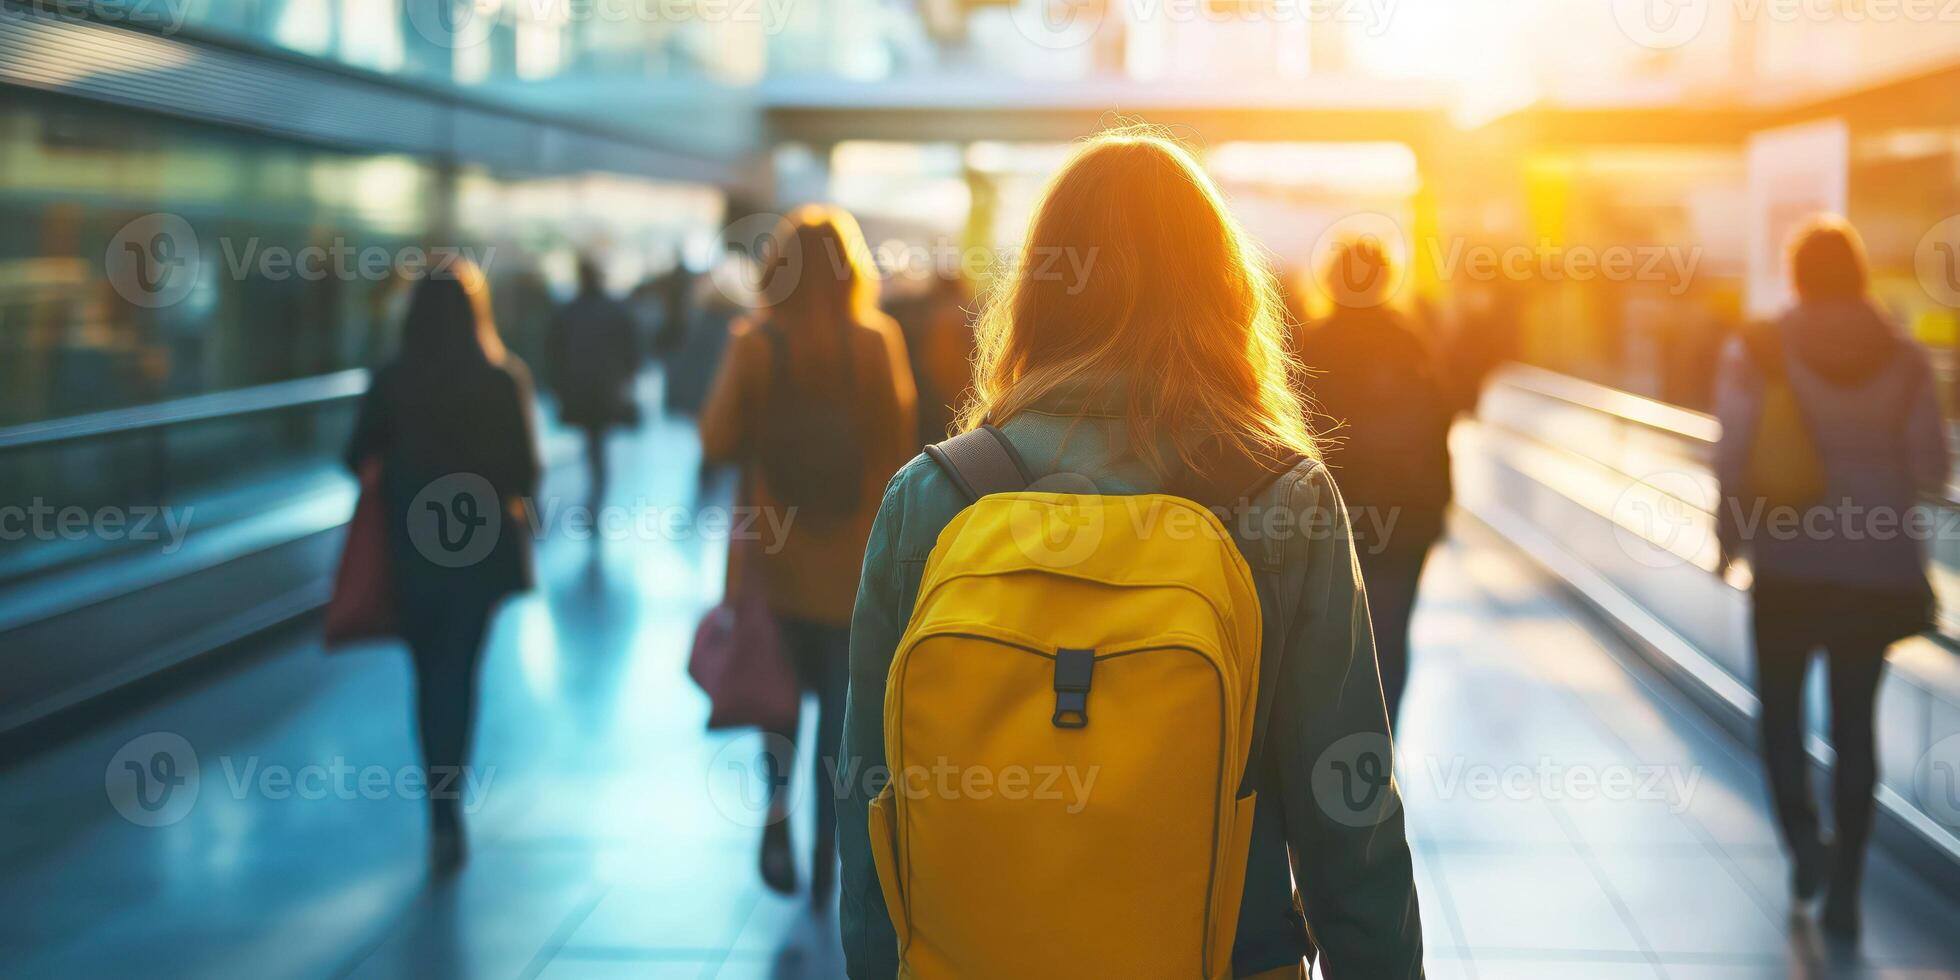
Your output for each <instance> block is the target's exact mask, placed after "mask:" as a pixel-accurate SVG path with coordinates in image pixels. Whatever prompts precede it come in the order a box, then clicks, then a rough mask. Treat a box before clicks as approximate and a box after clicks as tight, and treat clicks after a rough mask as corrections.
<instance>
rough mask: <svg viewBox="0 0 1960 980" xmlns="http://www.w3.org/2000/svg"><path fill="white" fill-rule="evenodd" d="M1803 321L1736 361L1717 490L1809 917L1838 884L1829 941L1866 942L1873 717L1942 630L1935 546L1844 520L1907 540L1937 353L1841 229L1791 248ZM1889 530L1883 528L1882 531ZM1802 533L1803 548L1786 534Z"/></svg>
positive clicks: (1822, 227) (1774, 789)
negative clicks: (1819, 686) (1895, 667)
mask: <svg viewBox="0 0 1960 980" xmlns="http://www.w3.org/2000/svg"><path fill="white" fill-rule="evenodd" d="M1790 275H1791V279H1792V283H1793V285H1794V287H1795V291H1796V296H1797V303H1796V306H1795V307H1794V308H1792V309H1790V310H1789V311H1788V312H1786V313H1785V314H1784V315H1783V316H1782V317H1781V318H1780V319H1779V320H1777V321H1776V322H1775V323H1773V324H1762V325H1756V326H1753V327H1751V328H1748V329H1747V330H1745V331H1744V333H1743V335H1742V336H1741V337H1740V338H1738V339H1737V340H1735V341H1733V342H1731V343H1730V344H1729V346H1728V349H1727V350H1726V351H1725V353H1724V357H1723V363H1722V367H1721V373H1720V380H1719V386H1718V392H1717V397H1716V414H1717V416H1718V417H1719V418H1720V419H1721V422H1722V437H1721V442H1720V444H1719V446H1718V447H1717V450H1716V461H1715V466H1716V474H1717V476H1718V477H1719V478H1720V481H1721V487H1722V496H1723V499H1722V502H1721V507H1720V510H1719V513H1718V518H1717V527H1718V529H1719V533H1720V540H1721V542H1722V545H1723V554H1724V563H1726V562H1727V560H1728V558H1729V557H1730V556H1735V555H1738V554H1746V555H1748V557H1749V558H1750V563H1751V568H1752V570H1753V573H1754V584H1753V586H1752V588H1751V592H1750V599H1751V602H1752V604H1753V607H1754V608H1753V614H1752V619H1751V623H1752V627H1753V632H1754V635H1755V646H1756V691H1757V697H1758V698H1759V700H1760V701H1761V716H1760V717H1759V719H1758V721H1759V723H1760V726H1761V749H1762V753H1763V763H1764V767H1765V769H1766V770H1767V772H1768V777H1769V785H1770V795H1771V798H1772V800H1773V801H1774V803H1775V807H1776V816H1777V821H1778V825H1779V827H1780V828H1781V831H1782V836H1783V843H1784V846H1785V848H1786V850H1787V851H1788V852H1789V854H1790V856H1791V860H1792V863H1793V869H1792V875H1791V890H1792V892H1793V893H1794V894H1795V896H1796V898H1797V899H1798V900H1807V899H1810V898H1813V897H1815V896H1816V895H1817V893H1818V892H1819V891H1820V890H1823V889H1825V888H1826V886H1827V885H1828V894H1827V898H1826V900H1825V903H1824V908H1823V917H1822V920H1823V925H1824V928H1825V929H1826V930H1827V931H1828V932H1830V933H1833V934H1835V935H1838V936H1841V937H1846V938H1855V937H1856V936H1857V935H1858V932H1859V924H1860V916H1859V895H1858V890H1859V884H1860V880H1861V878H1862V876H1863V869H1864V855H1865V845H1866V843H1867V840H1868V838H1869V837H1870V834H1871V820H1872V792H1873V789H1874V788H1875V786H1876V783H1877V778H1878V767H1877V745H1876V736H1875V734H1874V721H1873V714H1874V711H1875V708H1876V699H1877V694H1878V685H1879V679H1880V677H1881V675H1882V673H1883V671H1884V668H1885V651H1886V648H1887V647H1889V646H1890V645H1891V644H1892V642H1893V641H1895V640H1898V639H1900V638H1902V637H1905V636H1909V635H1911V634H1913V633H1916V632H1919V631H1920V630H1923V629H1927V628H1929V627H1930V626H1931V625H1932V616H1933V595H1932V590H1931V587H1930V585H1929V584H1928V582H1927V579H1926V568H1925V562H1926V554H1925V551H1924V546H1923V543H1922V542H1920V541H1918V540H1915V538H1914V537H1913V536H1912V535H1910V534H1905V533H1897V534H1873V533H1870V532H1869V530H1868V529H1869V527H1870V526H1872V525H1869V524H1867V523H1865V522H1864V521H1862V520H1861V521H1860V523H1859V524H1858V525H1857V526H1856V527H1851V526H1846V525H1845V520H1846V519H1848V518H1847V515H1850V514H1854V513H1855V514H1862V515H1880V516H1881V517H1882V519H1884V520H1887V521H1888V522H1890V526H1892V527H1894V528H1904V527H1909V526H1910V523H1909V521H1908V517H1909V515H1908V511H1910V510H1911V509H1912V508H1913V507H1914V506H1915V505H1916V503H1917V501H1918V498H1919V495H1920V494H1921V493H1925V492H1931V491H1936V490H1939V489H1940V488H1942V487H1943V486H1944V485H1945V483H1946V480H1947V474H1948V468H1947V467H1948V460H1947V448H1946V441H1945V435H1944V431H1943V424H1942V422H1941V418H1940V408H1939V401H1938V397H1937V393H1936V391H1935V388H1934V384H1933V375H1932V370H1931V367H1930V366H1929V363H1928V360H1927V357H1926V354H1925V352H1924V351H1922V350H1921V349H1920V348H1919V347H1918V346H1917V345H1916V344H1914V343H1912V342H1911V341H1909V340H1908V339H1907V338H1906V337H1905V336H1903V335H1902V334H1901V333H1900V332H1899V330H1898V329H1897V328H1896V327H1895V326H1893V324H1892V323H1891V322H1890V321H1889V320H1887V319H1886V317H1885V316H1884V315H1883V314H1882V313H1880V312H1879V310H1878V309H1877V308H1876V307H1875V306H1874V305H1873V304H1872V302H1871V300H1870V298H1869V296H1868V295H1867V285H1866V283H1867V273H1866V262H1865V255H1864V246H1863V245H1862V243H1861V242H1860V240H1859V237H1858V234H1857V232H1856V231H1855V230H1853V229H1852V228H1851V226H1850V225H1848V224H1846V223H1845V222H1844V221H1843V220H1842V219H1839V218H1831V217H1825V218H1819V219H1816V220H1814V221H1812V222H1811V223H1809V224H1808V225H1807V226H1805V227H1804V228H1802V229H1801V230H1800V231H1799V232H1798V234H1797V235H1796V237H1795V238H1794V239H1793V243H1792V247H1791V251H1790ZM1875 519H1876V518H1875ZM1791 527H1800V528H1802V529H1803V530H1802V531H1801V533H1794V534H1784V533H1778V530H1777V529H1779V528H1791ZM1819 648H1822V650H1823V651H1824V654H1825V659H1826V662H1827V664H1828V666H1829V668H1830V670H1829V674H1830V705H1831V711H1830V731H1831V747H1832V750H1833V753H1834V755H1835V758H1836V762H1835V765H1834V767H1833V771H1832V777H1833V781H1834V783H1835V792H1834V793H1833V797H1834V808H1833V809H1834V814H1835V818H1836V820H1835V823H1836V835H1835V840H1832V839H1830V838H1827V837H1826V836H1825V834H1824V833H1823V831H1822V829H1821V827H1820V825H1819V819H1818V814H1817V807H1816V804H1815V803H1814V801H1813V798H1812V796H1811V790H1810V756H1809V753H1808V752H1807V751H1806V750H1805V748H1804V741H1805V740H1804V721H1803V700H1804V698H1803V689H1804V680H1805V675H1806V673H1807V668H1808V666H1809V661H1810V656H1811V654H1812V653H1813V652H1814V651H1816V650H1817V649H1819Z"/></svg>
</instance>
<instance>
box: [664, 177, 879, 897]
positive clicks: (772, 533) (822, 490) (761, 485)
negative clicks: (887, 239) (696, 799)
mask: <svg viewBox="0 0 1960 980" xmlns="http://www.w3.org/2000/svg"><path fill="white" fill-rule="evenodd" d="M869 256H870V250H869V248H868V247H867V246H866V245H865V243H864V237H863V235H862V233H860V232H859V231H858V227H857V222H856V221H854V220H852V218H851V216H850V215H849V214H847V213H845V212H844V211H842V210H841V209H838V208H834V207H828V206H820V205H811V206H805V207H802V208H798V209H797V210H795V211H794V212H792V213H791V214H790V215H789V216H788V217H787V218H785V219H784V220H783V222H782V223H781V225H780V226H779V227H778V229H777V231H776V233H775V235H774V238H773V239H772V242H771V246H770V254H769V256H768V258H769V259H770V260H771V262H770V264H768V265H766V266H765V267H764V269H763V275H762V278H761V281H760V292H761V299H762V303H763V307H762V310H761V313H760V315H759V316H758V317H757V318H756V319H754V320H745V321H741V322H738V323H736V324H735V325H734V326H733V329H732V334H731V338H730V342H729V347H728V353H727V356H726V357H725V359H724V360H723V362H722V365H721V369H720V372H719V373H718V374H717V376H716V378H715V381H714V385H713V387H712V389H711V390H710V393H709V396H708V401H707V405H706V408H705V409H704V411H703V412H702V416H701V445H702V455H703V457H704V460H705V461H706V462H709V463H720V462H728V463H738V464H740V465H741V466H742V467H743V469H744V476H743V481H742V483H743V486H744V487H745V488H746V489H745V490H744V497H743V499H742V501H741V505H742V507H743V508H745V509H750V510H751V511H752V513H753V514H754V515H755V516H756V519H754V520H748V519H746V518H744V519H738V520H736V521H734V522H732V527H734V528H735V529H737V532H738V533H747V534H749V535H750V536H751V539H750V540H742V541H732V542H731V561H732V562H735V563H737V564H738V566H739V567H738V568H736V569H735V570H733V572H732V574H733V575H735V576H738V577H739V576H750V575H753V576H756V577H758V578H759V585H760V590H761V592H762V593H763V595H764V596H765V598H766V600H767V607H768V609H769V611H770V613H771V614H772V615H773V616H774V617H775V619H776V626H777V630H778V633H779V635H780V638H781V644H782V647H783V650H784V653H785V654H786V656H787V660H788V661H789V664H790V667H791V668H792V669H793V670H794V672H795V674H796V676H797V681H798V683H799V684H800V686H801V687H802V688H803V689H806V690H810V691H813V692H815V694H816V695H817V725H816V728H817V753H816V757H817V764H816V771H815V782H816V789H817V793H816V797H817V837H816V841H815V843H814V847H813V857H812V861H811V866H810V889H811V900H812V901H813V902H816V903H822V902H825V901H827V900H828V898H829V893H830V891H831V888H832V887H833V884H834V882H835V880H836V879H835V875H836V871H835V866H836V861H837V858H836V854H837V851H836V833H835V826H834V819H835V807H834V806H833V805H832V798H833V796H834V794H833V793H832V787H833V785H834V783H833V781H832V779H831V772H830V766H831V765H832V764H834V762H835V761H836V757H837V745H838V739H839V733H840V732H841V731H842V727H843V701H844V686H845V682H846V677H847V674H846V667H847V662H846V658H847V656H848V653H849V627H850V617H851V606H852V602H853V600H854V599H855V586H856V583H857V579H858V570H859V564H860V561H861V560H862V557H863V555H864V545H865V540H866V538H867V537H868V536H869V535H870V532H871V522H872V518H873V517H874V515H875V514H876V512H877V508H878V495H879V489H880V487H882V486H883V485H884V482H885V481H886V480H887V479H890V477H891V475H892V473H893V472H894V471H896V470H897V469H898V467H899V465H900V464H901V463H903V462H904V461H905V459H906V457H907V456H909V455H911V452H912V446H911V442H912V437H913V432H914V422H913V412H914V411H915V395H914V388H913V382H912V375H911V370H910V368H908V367H907V365H906V355H905V347H904V342H903V340H902V339H901V337H900V335H899V333H898V327H897V326H896V325H895V324H893V323H892V322H891V320H890V319H888V318H887V317H886V316H885V315H884V314H882V313H879V312H878V309H877V279H876V272H875V270H874V269H873V267H872V266H871V264H870V259H869ZM742 529H747V530H746V532H743V531H742ZM771 734H772V735H774V736H777V737H776V738H774V739H772V740H771V741H772V746H771V748H770V750H769V751H768V752H766V753H765V757H764V760H763V763H764V766H765V769H766V770H767V775H768V781H769V786H770V793H771V802H770V814H769V821H768V823H767V825H766V827H765V828H764V831H763V838H762V853H761V859H760V863H761V871H762V877H763V880H764V882H765V883H767V884H768V885H769V887H771V888H772V889H775V890H776V891H779V892H791V891H794V890H795V888H796V881H797V876H796V866H795V860H794V856H793V855H792V853H791V849H790V840H789V824H788V819H787V818H788V812H787V808H786V803H785V797H784V795H783V791H784V789H785V787H786V786H787V784H788V781H789V779H790V775H789V772H788V769H787V766H788V765H789V763H790V762H791V761H792V760H793V759H794V755H795V740H796V731H795V727H794V725H789V726H787V727H786V728H785V729H780V730H776V731H773V732H772V733H771Z"/></svg>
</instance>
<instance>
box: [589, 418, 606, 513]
mask: <svg viewBox="0 0 1960 980" xmlns="http://www.w3.org/2000/svg"><path fill="white" fill-rule="evenodd" d="M585 470H586V475H587V480H586V483H587V489H586V493H587V495H588V498H589V500H590V502H591V505H592V508H593V509H594V510H597V509H598V508H599V507H601V506H602V505H604V504H605V502H606V473H607V471H606V428H605V426H602V425H588V426H586V427H585Z"/></svg>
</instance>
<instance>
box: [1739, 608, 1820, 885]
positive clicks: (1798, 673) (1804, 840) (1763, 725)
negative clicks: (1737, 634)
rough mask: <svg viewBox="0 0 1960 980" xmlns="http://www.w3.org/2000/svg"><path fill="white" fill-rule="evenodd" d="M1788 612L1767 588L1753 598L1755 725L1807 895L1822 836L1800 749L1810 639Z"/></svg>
mask: <svg viewBox="0 0 1960 980" xmlns="http://www.w3.org/2000/svg"><path fill="white" fill-rule="evenodd" d="M1790 615H1791V611H1790V610H1789V609H1787V608H1785V603H1783V602H1780V601H1778V598H1777V597H1776V596H1775V595H1774V594H1773V593H1772V594H1770V595H1764V594H1762V592H1761V590H1759V591H1758V595H1757V596H1756V597H1755V610H1754V614H1753V627H1754V633H1755V641H1756V644H1755V645H1756V698H1757V700H1758V701H1760V702H1761V707H1760V711H1759V714H1758V715H1757V725H1758V732H1759V738H1760V741H1761V750H1762V755H1763V769H1764V772H1765V774H1766V775H1767V776H1768V779H1769V791H1770V802H1771V804H1772V805H1773V806H1774V807H1775V809H1776V821H1777V826H1778V828H1779V829H1780V830H1781V831H1782V834H1783V845H1784V848H1785V850H1787V851H1788V852H1789V854H1790V857H1791V859H1792V861H1793V862H1795V864H1796V869H1795V875H1794V877H1793V883H1792V891H1794V892H1795V893H1796V895H1797V897H1798V898H1810V897H1811V896H1813V895H1815V894H1816V891H1817V887H1818V885H1820V884H1821V883H1822V874H1823V867H1822V863H1823V862H1822V851H1823V846H1824V845H1823V841H1822V838H1821V837H1820V836H1819V833H1818V825H1817V805H1816V803H1815V802H1813V800H1812V799H1811V794H1810V757H1809V755H1808V754H1806V753H1805V752H1804V736H1803V688H1804V674H1805V673H1806V670H1807V668H1808V666H1809V663H1810V649H1811V644H1810V643H1809V642H1808V641H1806V640H1805V639H1803V638H1802V637H1801V636H1799V635H1798V634H1797V632H1796V631H1794V630H1792V629H1791V628H1790V623H1789V617H1790Z"/></svg>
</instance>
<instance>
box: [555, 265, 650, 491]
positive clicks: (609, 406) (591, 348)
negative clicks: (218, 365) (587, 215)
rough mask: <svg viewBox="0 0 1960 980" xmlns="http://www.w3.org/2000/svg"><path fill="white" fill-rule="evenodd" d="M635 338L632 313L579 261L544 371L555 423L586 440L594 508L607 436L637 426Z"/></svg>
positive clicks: (594, 269)
mask: <svg viewBox="0 0 1960 980" xmlns="http://www.w3.org/2000/svg"><path fill="white" fill-rule="evenodd" d="M636 333H637V326H636V325H635V323H634V322H633V315H632V313H630V312H629V311H628V310H627V309H626V307H625V306H624V305H623V304H621V303H618V302H616V301H614V300H613V299H612V298H611V297H609V296H607V295H606V290H605V284H604V281H603V279H602V277H601V274H600V272H599V266H598V265H597V264H596V263H595V262H593V260H592V259H591V258H589V257H588V258H581V259H579V262H578V295H577V296H575V297H573V299H572V301H571V302H570V303H567V304H565V306H564V307H562V308H560V309H559V310H558V312H557V313H556V314H554V315H553V316H552V318H551V327H550V332H549V339H548V345H549V346H548V348H547V349H548V351H549V353H548V364H547V367H548V369H549V377H550V380H551V388H552V391H554V392H555V393H556V394H557V395H558V418H559V420H560V421H562V422H564V423H565V424H566V425H568V426H571V427H573V428H576V429H578V430H580V431H581V432H583V433H584V434H585V465H586V469H587V471H588V472H589V473H590V474H591V479H590V480H589V482H588V484H587V492H588V494H589V495H590V498H591V502H592V506H594V507H597V506H599V504H600V503H601V502H603V501H604V499H605V494H606V472H607V466H606V434H607V433H608V432H610V431H611V430H612V429H614V428H615V427H618V426H621V425H631V424H634V423H636V422H638V421H639V409H638V407H637V404H636V403H635V402H634V400H633V379H634V377H636V376H637V375H638V373H639V365H640V345H639V340H638V337H637V336H636Z"/></svg>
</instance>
